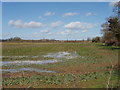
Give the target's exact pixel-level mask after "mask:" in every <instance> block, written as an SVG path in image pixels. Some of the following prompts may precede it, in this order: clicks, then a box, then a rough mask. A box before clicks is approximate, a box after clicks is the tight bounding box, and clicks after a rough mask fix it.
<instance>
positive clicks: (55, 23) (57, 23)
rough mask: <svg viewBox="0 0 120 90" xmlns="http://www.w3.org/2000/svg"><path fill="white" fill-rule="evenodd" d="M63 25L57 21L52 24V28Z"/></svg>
mask: <svg viewBox="0 0 120 90" xmlns="http://www.w3.org/2000/svg"><path fill="white" fill-rule="evenodd" d="M61 24H62V22H61V21H56V22H53V23H51V26H52V27H57V26H60V25H61Z"/></svg>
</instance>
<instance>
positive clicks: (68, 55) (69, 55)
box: [44, 51, 77, 59]
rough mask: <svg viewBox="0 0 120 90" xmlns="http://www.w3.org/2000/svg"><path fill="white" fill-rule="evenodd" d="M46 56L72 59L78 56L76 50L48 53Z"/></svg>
mask: <svg viewBox="0 0 120 90" xmlns="http://www.w3.org/2000/svg"><path fill="white" fill-rule="evenodd" d="M44 57H52V58H66V59H72V58H76V57H77V53H76V51H75V52H74V53H68V52H58V53H49V54H47V55H44Z"/></svg>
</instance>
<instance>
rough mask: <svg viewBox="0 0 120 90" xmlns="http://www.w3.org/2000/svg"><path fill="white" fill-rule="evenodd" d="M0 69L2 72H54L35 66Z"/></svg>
mask: <svg viewBox="0 0 120 90" xmlns="http://www.w3.org/2000/svg"><path fill="white" fill-rule="evenodd" d="M0 71H2V72H10V73H17V72H22V71H31V72H32V71H35V72H47V73H56V72H55V71H47V70H41V69H36V68H21V69H0Z"/></svg>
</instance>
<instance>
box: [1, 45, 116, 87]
mask: <svg viewBox="0 0 120 90" xmlns="http://www.w3.org/2000/svg"><path fill="white" fill-rule="evenodd" d="M117 52H118V50H114V49H111V48H109V47H106V46H102V45H101V44H95V43H3V55H2V56H0V58H1V59H2V62H1V63H0V66H2V68H0V71H2V75H3V81H2V82H3V87H9V88H13V87H14V88H15V87H25V88H26V87H34V88H54V87H61V88H65V87H67V88H69V87H71V88H72V87H79V88H82V87H87V88H96V87H100V88H103V87H106V85H107V81H108V78H106V77H109V76H110V71H112V75H111V80H110V85H111V86H112V87H117V85H118V83H117V79H118V77H117V72H116V70H117V69H116V68H117ZM110 56H111V57H110ZM112 65H113V66H114V68H113V67H112Z"/></svg>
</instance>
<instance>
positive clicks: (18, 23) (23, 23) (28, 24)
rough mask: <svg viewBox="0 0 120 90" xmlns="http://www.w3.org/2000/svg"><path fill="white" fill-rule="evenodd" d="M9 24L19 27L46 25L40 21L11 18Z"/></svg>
mask: <svg viewBox="0 0 120 90" xmlns="http://www.w3.org/2000/svg"><path fill="white" fill-rule="evenodd" d="M8 24H9V25H11V26H13V27H17V28H40V27H42V26H44V25H43V24H42V23H40V22H34V21H30V22H23V21H21V20H16V21H14V20H10V21H9V22H8Z"/></svg>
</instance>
